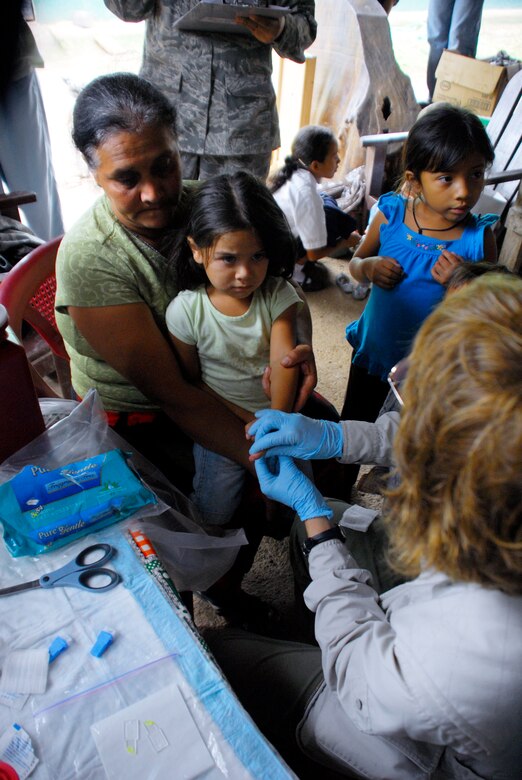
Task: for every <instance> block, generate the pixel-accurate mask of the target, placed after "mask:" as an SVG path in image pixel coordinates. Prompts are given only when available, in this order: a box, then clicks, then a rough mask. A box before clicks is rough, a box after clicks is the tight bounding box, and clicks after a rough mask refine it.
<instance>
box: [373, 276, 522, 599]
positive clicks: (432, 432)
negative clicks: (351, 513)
mask: <svg viewBox="0 0 522 780" xmlns="http://www.w3.org/2000/svg"><path fill="white" fill-rule="evenodd" d="M403 398H404V409H403V414H402V418H401V423H400V427H399V431H398V434H397V438H396V442H395V455H396V462H397V468H398V472H399V474H400V484H399V485H398V486H397V487H396V488H395V489H394V490H392V491H390V494H389V495H390V512H389V516H388V518H387V522H388V523H389V526H390V528H389V530H390V538H391V550H390V556H391V559H392V561H393V563H394V565H395V567H396V568H397V569H398V570H399V571H401V572H402V573H404V574H408V575H410V576H412V575H413V576H414V575H417V574H418V573H419V571H420V570H421V568H422V569H425V568H427V567H428V568H430V567H433V568H435V569H438V570H439V571H443V572H444V573H446V574H447V575H448V576H449V577H451V578H453V579H455V580H461V581H467V582H477V583H480V584H482V585H485V586H490V587H495V588H499V589H501V590H503V591H505V592H507V593H512V594H514V593H522V279H519V278H516V277H513V278H511V277H504V276H500V275H498V276H497V275H492V276H484V277H481V278H479V279H476V280H475V281H473V282H471V283H470V284H469V285H467V286H466V287H465V288H463V289H462V290H461V291H459V292H457V293H455V294H454V295H452V296H450V297H448V298H447V299H446V300H445V301H443V303H442V304H441V305H440V306H439V307H438V308H437V309H436V310H435V311H434V312H433V313H432V314H431V315H430V317H428V319H427V320H426V321H425V323H424V324H423V326H422V327H421V329H420V331H419V333H418V335H417V337H416V339H415V343H414V346H413V351H412V354H411V359H410V367H409V369H408V375H407V378H406V380H405V383H404V385H403Z"/></svg>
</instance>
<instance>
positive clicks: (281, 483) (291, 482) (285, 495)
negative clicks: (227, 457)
mask: <svg viewBox="0 0 522 780" xmlns="http://www.w3.org/2000/svg"><path fill="white" fill-rule="evenodd" d="M255 466H256V474H257V477H258V479H259V484H260V486H261V490H262V491H263V493H264V494H265V496H268V498H273V499H274V500H275V501H279V502H280V503H281V504H286V506H289V507H292V509H294V510H295V511H296V512H297V514H298V515H299V517H300V519H301V520H309V519H310V518H311V517H328V518H331V517H332V516H333V512H332V510H331V509H330V507H329V506H328V504H327V503H326V501H325V500H324V498H323V497H322V495H321V494H320V492H319V491H318V490H317V488H316V486H315V485H314V484H313V482H311V481H310V480H309V479H308V477H305V475H304V474H303V472H302V471H300V470H299V469H298V468H297V466H296V464H295V463H294V461H293V460H292V458H285V457H270V458H260V459H259V460H256V462H255Z"/></svg>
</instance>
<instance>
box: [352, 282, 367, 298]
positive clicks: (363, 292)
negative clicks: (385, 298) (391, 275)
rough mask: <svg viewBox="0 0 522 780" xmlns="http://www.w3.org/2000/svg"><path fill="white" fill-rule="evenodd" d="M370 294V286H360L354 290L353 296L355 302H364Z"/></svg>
mask: <svg viewBox="0 0 522 780" xmlns="http://www.w3.org/2000/svg"><path fill="white" fill-rule="evenodd" d="M369 292H370V285H369V284H358V285H357V286H356V287H354V288H353V291H352V295H353V298H354V300H355V301H364V299H365V298H366V296H367V295H368V293H369Z"/></svg>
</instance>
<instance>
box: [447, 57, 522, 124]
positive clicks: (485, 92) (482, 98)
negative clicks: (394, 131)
mask: <svg viewBox="0 0 522 780" xmlns="http://www.w3.org/2000/svg"><path fill="white" fill-rule="evenodd" d="M521 66H522V63H520V62H516V63H514V64H513V65H508V66H507V67H502V66H500V65H491V64H490V63H489V62H484V61H483V60H474V59H473V58H472V57H463V56H462V55H461V54H456V53H455V52H453V51H447V50H446V51H444V52H443V53H442V57H441V58H440V62H439V65H438V67H437V71H436V73H435V75H436V77H437V82H436V85H435V92H434V94H433V100H434V101H435V102H438V101H439V102H440V101H445V102H447V103H453V104H454V105H456V106H462V108H468V109H469V110H470V111H473V112H474V113H475V114H479V115H480V116H491V114H492V113H493V110H494V108H495V106H496V104H497V102H498V99H499V97H500V95H501V94H502V91H503V89H504V87H505V86H506V84H507V82H508V81H509V79H510V78H511V76H513V75H514V74H515V73H516V72H517V70H519V69H520V67H521Z"/></svg>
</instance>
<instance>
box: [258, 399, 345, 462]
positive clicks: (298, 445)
mask: <svg viewBox="0 0 522 780" xmlns="http://www.w3.org/2000/svg"><path fill="white" fill-rule="evenodd" d="M256 417H257V419H256V420H255V421H254V422H253V423H252V425H251V426H250V428H249V430H248V435H249V437H255V441H254V444H253V445H252V446H251V448H250V455H251V460H255V459H256V458H258V457H260V455H261V454H262V453H264V452H265V451H266V453H267V455H286V456H292V457H294V458H302V459H303V460H311V459H312V458H317V459H318V460H324V459H326V458H338V457H340V455H341V454H342V451H343V429H342V426H341V424H340V423H335V422H330V421H328V420H312V419H311V418H310V417H304V416H303V415H302V414H286V413H285V412H278V411H276V410H274V409H262V410H261V411H259V412H256ZM252 456H253V457H252Z"/></svg>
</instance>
